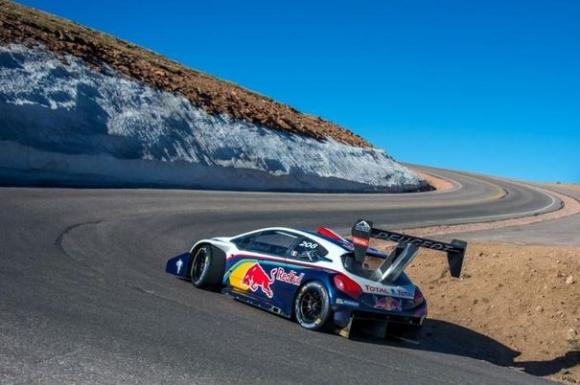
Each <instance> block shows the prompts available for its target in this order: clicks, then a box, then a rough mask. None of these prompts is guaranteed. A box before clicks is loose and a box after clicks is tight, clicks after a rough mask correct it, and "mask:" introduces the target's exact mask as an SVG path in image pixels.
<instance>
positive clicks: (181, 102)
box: [0, 0, 428, 192]
mask: <svg viewBox="0 0 580 385" xmlns="http://www.w3.org/2000/svg"><path fill="white" fill-rule="evenodd" d="M0 117H1V120H0V184H4V185H6V184H8V185H11V184H27V185H28V184H33V185H38V184H46V185H74V186H164V187H188V188H215V189H244V190H293V191H295V190H299V191H334V192H345V191H385V192H400V191H417V190H421V189H425V188H428V185H427V183H426V182H425V181H423V180H422V179H421V178H419V177H418V176H417V175H416V174H414V173H413V172H412V171H410V170H408V169H407V168H405V167H404V166H402V165H400V164H399V163H397V162H396V161H395V160H393V159H392V158H391V157H390V156H388V155H387V154H386V153H385V152H384V151H383V150H380V149H377V148H373V147H372V146H370V145H369V144H368V143H366V142H365V141H364V140H363V139H361V138H360V137H358V136H356V135H353V134H352V133H351V132H349V131H346V130H344V129H342V128H340V127H338V126H336V125H333V124H331V123H328V122H325V121H323V120H322V119H320V118H315V117H312V116H308V115H304V114H301V113H299V112H298V111H296V110H294V109H292V108H291V107H288V106H285V105H282V104H279V103H276V102H274V101H272V100H270V99H267V98H265V97H263V96H260V95H258V94H255V93H253V92H250V91H247V90H245V89H243V88H241V87H238V86H236V85H233V84H231V83H228V82H224V81H221V80H218V79H215V78H212V77H210V76H208V75H205V74H202V73H200V72H197V71H194V70H191V69H188V68H185V67H183V66H181V65H179V64H177V63H175V62H172V61H169V60H167V59H165V58H163V57H161V56H159V55H156V54H154V53H152V52H150V51H147V50H144V49H142V48H139V47H136V46H134V45H131V44H129V43H126V42H123V41H121V40H118V39H115V38H113V37H110V36H107V35H104V34H101V33H98V32H95V31H92V30H89V29H86V28H83V27H80V26H78V25H76V24H74V23H72V22H69V21H65V20H62V19H60V18H57V17H54V16H50V15H47V14H45V13H42V12H38V11H35V10H31V9H28V8H26V7H23V6H20V5H17V4H14V3H12V2H7V1H4V0H0Z"/></svg>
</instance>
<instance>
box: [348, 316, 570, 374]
mask: <svg viewBox="0 0 580 385" xmlns="http://www.w3.org/2000/svg"><path fill="white" fill-rule="evenodd" d="M355 339H356V340H357V341H361V342H365V343H374V344H381V345H389V346H393V345H396V346H401V347H404V348H408V349H417V350H426V351H432V352H438V353H445V354H453V355H458V356H463V357H469V358H474V359H478V360H484V361H487V362H490V363H492V364H495V365H500V366H505V367H513V368H518V369H520V370H522V371H524V372H526V373H529V374H532V375H536V376H547V375H551V374H555V373H558V372H559V371H561V370H562V369H567V368H571V367H574V366H576V365H580V351H578V350H570V351H568V352H567V353H566V354H564V355H562V356H560V357H557V358H554V359H552V360H546V361H517V362H516V361H515V359H516V357H518V356H520V355H521V353H520V352H519V351H517V350H513V349H511V348H510V347H508V346H506V345H504V344H502V343H501V342H499V341H496V340H494V339H493V338H491V337H488V336H486V335H483V334H481V333H478V332H475V331H473V330H470V329H467V328H465V327H462V326H459V325H456V324H453V323H450V322H446V321H442V320H436V319H427V320H426V321H425V324H424V326H423V328H422V330H421V331H420V332H418V333H401V332H398V333H397V334H396V336H392V337H387V338H386V339H378V338H372V337H363V336H357V337H356V338H355Z"/></svg>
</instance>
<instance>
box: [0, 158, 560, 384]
mask: <svg viewBox="0 0 580 385" xmlns="http://www.w3.org/2000/svg"><path fill="white" fill-rule="evenodd" d="M426 170H427V171H429V172H432V173H435V174H438V175H441V176H444V177H448V178H451V179H453V180H454V181H456V188H455V189H454V190H452V191H448V192H427V193H417V194H394V195H381V194H369V195H355V194H340V195H325V194H284V193H248V192H245V193H235V192H208V191H180V190H89V189H86V190H83V189H35V188H2V189H0V212H1V215H0V246H1V251H0V253H1V254H0V255H1V258H0V263H1V269H0V383H1V384H12V383H21V384H72V383H74V384H126V383H127V384H129V383H130V384H132V383H147V384H197V383H199V384H214V383H215V384H223V383H227V384H273V383H277V384H290V383H292V384H295V383H300V384H303V383H306V384H352V383H356V384H377V383H388V384H407V383H412V384H450V383H452V384H500V383H501V384H535V383H546V381H544V380H542V379H540V378H536V377H532V376H529V375H527V374H524V373H519V372H517V371H515V370H512V369H507V368H504V367H500V366H495V365H492V364H490V363H488V362H485V361H482V360H478V359H473V358H481V357H480V356H478V354H477V351H476V350H477V348H475V351H470V350H469V349H464V350H461V349H455V347H461V346H466V344H473V342H474V341H475V344H476V345H477V343H480V342H481V343H486V344H490V343H491V344H493V343H495V342H494V341H493V340H489V339H485V337H483V336H477V335H475V334H474V333H473V332H469V331H467V330H463V329H461V328H460V327H458V326H453V325H450V327H455V328H457V341H453V343H452V344H450V346H447V347H444V346H429V344H424V345H423V344H421V345H419V346H414V345H408V344H401V343H399V342H393V341H391V342H389V341H387V342H383V341H349V340H346V339H343V338H341V337H338V336H334V335H330V334H322V333H313V332H308V331H306V330H303V329H301V328H299V327H298V326H297V325H296V324H294V323H292V322H289V321H287V320H285V319H283V318H280V317H277V316H274V315H271V314H269V313H266V312H263V311H260V310H257V309H254V308H251V307H248V306H246V305H243V304H240V303H238V302H235V301H233V300H230V299H229V298H227V297H226V296H223V295H220V294H216V293H210V292H206V291H201V290H194V289H193V288H192V287H191V285H190V284H189V283H187V282H184V281H180V280H177V279H174V278H172V277H170V276H168V275H166V274H165V273H164V271H163V269H164V264H165V261H166V259H167V258H169V257H171V256H173V255H175V254H177V253H179V252H182V251H183V250H185V249H187V248H188V247H189V246H190V244H191V243H192V241H193V240H194V239H196V238H199V237H205V236H214V235H218V234H221V235H227V234H235V233H238V232H242V231H246V230H251V229H253V228H255V227H261V226H269V225H288V226H298V227H314V226H317V225H328V226H335V227H337V228H338V229H339V230H341V231H345V230H346V229H347V228H348V227H349V225H350V224H351V223H352V222H353V221H354V220H356V219H357V218H359V217H365V218H368V219H371V220H374V221H375V223H377V224H381V225H383V226H394V227H405V226H413V225H417V224H430V223H460V222H467V221H475V220H478V218H480V219H481V218H483V219H485V220H489V219H493V218H503V217H506V216H510V217H515V216H522V215H531V214H532V213H535V212H543V211H550V210H555V209H557V208H558V207H559V205H560V202H559V201H558V200H557V199H556V198H554V197H552V196H549V195H545V194H544V193H541V192H539V191H536V190H533V189H530V188H527V187H525V186H523V185H519V184H514V183H511V182H508V181H503V180H497V179H494V178H488V177H482V176H473V175H468V174H462V173H452V172H448V171H443V170H434V169H426ZM431 306H437V303H436V301H433V302H432V303H431ZM448 326H449V325H448ZM502 349H503V350H504V351H505V350H506V348H505V347H504V348H502ZM508 350H509V349H508ZM449 353H451V354H449ZM491 361H493V360H491Z"/></svg>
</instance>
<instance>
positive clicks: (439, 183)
mask: <svg viewBox="0 0 580 385" xmlns="http://www.w3.org/2000/svg"><path fill="white" fill-rule="evenodd" d="M411 169H412V170H413V171H414V172H415V174H417V175H419V178H422V179H424V180H425V181H426V182H427V183H428V184H429V185H430V186H431V187H433V188H434V189H435V190H437V191H449V190H452V189H453V188H455V185H454V184H453V182H451V181H449V180H447V179H443V178H439V177H436V176H435V175H431V174H427V173H424V172H421V171H419V170H417V169H415V168H413V167H411Z"/></svg>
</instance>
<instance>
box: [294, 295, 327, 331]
mask: <svg viewBox="0 0 580 385" xmlns="http://www.w3.org/2000/svg"><path fill="white" fill-rule="evenodd" d="M323 309H324V297H323V295H322V293H321V292H320V290H318V289H315V288H309V289H307V290H306V291H305V292H304V293H303V294H302V297H300V301H299V303H298V313H299V318H300V321H301V322H302V323H303V324H306V325H312V324H316V323H317V322H320V320H321V319H322V313H323Z"/></svg>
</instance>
